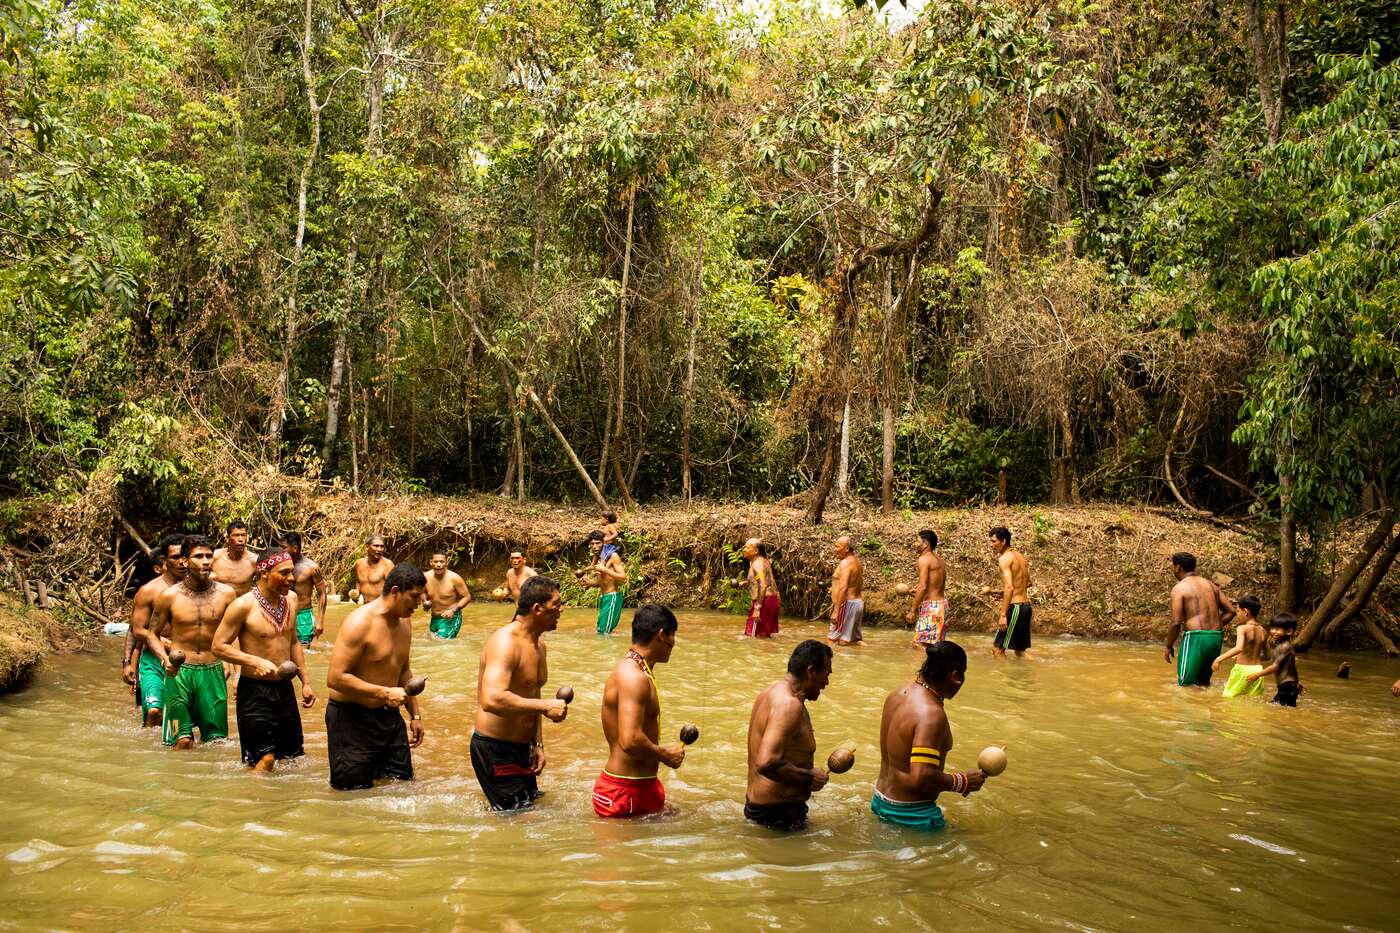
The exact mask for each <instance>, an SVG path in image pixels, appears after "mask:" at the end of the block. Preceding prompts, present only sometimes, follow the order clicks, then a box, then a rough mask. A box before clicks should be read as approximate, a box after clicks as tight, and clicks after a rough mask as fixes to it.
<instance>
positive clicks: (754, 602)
mask: <svg viewBox="0 0 1400 933" xmlns="http://www.w3.org/2000/svg"><path fill="white" fill-rule="evenodd" d="M744 556H745V557H746V558H748V561H749V617H748V619H747V620H746V621H745V622H744V634H745V635H753V636H755V637H757V638H771V637H772V636H774V635H776V634H778V613H779V612H781V611H782V608H783V604H782V600H780V599H779V598H778V581H777V580H776V579H774V577H773V564H772V563H771V562H770V561H769V560H768V551H767V549H766V548H764V546H763V539H762V538H750V539H749V540H747V541H745V542H744Z"/></svg>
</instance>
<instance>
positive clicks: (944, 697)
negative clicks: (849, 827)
mask: <svg viewBox="0 0 1400 933" xmlns="http://www.w3.org/2000/svg"><path fill="white" fill-rule="evenodd" d="M966 676H967V653H966V652H965V651H963V650H962V648H961V647H959V646H958V645H957V644H956V643H954V642H951V641H941V642H939V643H938V644H936V645H929V646H928V647H926V648H925V649H924V663H923V666H922V667H921V668H919V673H918V675H916V676H915V677H914V682H913V683H912V684H907V685H905V686H903V687H900V688H899V689H898V690H896V691H894V692H893V693H891V694H890V695H889V696H888V697H886V698H885V709H884V712H883V713H882V714H881V716H880V779H879V780H878V781H877V782H876V784H875V796H873V797H872V798H871V799H870V810H871V812H873V813H874V814H875V815H876V816H878V817H879V818H880V819H881V820H882V821H884V822H886V823H892V824H894V825H896V826H904V827H908V828H909V829H922V830H928V831H936V830H940V829H942V828H943V811H942V810H941V809H940V808H939V806H938V795H939V794H941V793H943V792H944V791H946V790H950V791H953V792H954V793H956V794H962V795H963V796H964V797H966V796H967V795H968V794H970V793H972V792H973V791H976V790H980V789H981V787H982V784H983V782H985V781H986V780H987V775H986V773H985V772H983V771H981V770H980V769H973V770H971V771H948V770H946V768H947V764H948V752H950V751H951V750H952V748H953V729H952V727H951V726H950V725H949V724H948V714H947V711H946V710H945V709H944V708H943V705H944V704H945V703H946V702H947V701H949V700H951V699H952V698H953V697H955V696H957V695H958V691H959V690H961V689H962V686H963V681H964V679H965V678H966Z"/></svg>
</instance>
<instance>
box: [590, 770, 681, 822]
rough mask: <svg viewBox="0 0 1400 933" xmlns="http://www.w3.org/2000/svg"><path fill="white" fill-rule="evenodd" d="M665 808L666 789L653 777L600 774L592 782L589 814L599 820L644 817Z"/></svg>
mask: <svg viewBox="0 0 1400 933" xmlns="http://www.w3.org/2000/svg"><path fill="white" fill-rule="evenodd" d="M665 805H666V788H664V787H662V786H661V781H660V780H659V779H657V778H654V777H649V778H626V777H618V776H617V775H614V774H609V773H608V772H606V771H604V772H603V773H601V774H599V775H598V780H597V781H595V782H594V783H593V812H594V813H597V814H598V815H599V816H602V817H627V816H646V815H647V814H648V813H660V812H661V808H662V807H664V806H665Z"/></svg>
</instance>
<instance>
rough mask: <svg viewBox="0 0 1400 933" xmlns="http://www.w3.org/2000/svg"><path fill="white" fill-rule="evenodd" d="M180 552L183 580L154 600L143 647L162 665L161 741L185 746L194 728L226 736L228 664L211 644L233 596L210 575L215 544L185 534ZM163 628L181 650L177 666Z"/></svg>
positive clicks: (203, 736)
mask: <svg viewBox="0 0 1400 933" xmlns="http://www.w3.org/2000/svg"><path fill="white" fill-rule="evenodd" d="M180 554H181V556H182V557H184V558H185V579H184V580H183V581H181V582H180V583H177V584H175V585H174V586H172V587H170V588H169V589H167V590H166V591H165V592H163V593H161V594H160V596H159V597H158V598H157V599H156V608H155V612H154V614H153V618H152V620H151V626H150V628H149V629H148V630H147V632H146V647H147V650H149V651H151V652H152V653H154V654H155V656H156V658H158V659H159V660H160V663H161V666H162V667H163V668H164V669H165V728H164V730H163V732H162V740H163V741H164V742H165V744H166V745H173V746H175V747H176V748H190V747H191V746H193V745H194V730H195V729H198V730H199V738H200V741H201V742H212V741H214V740H215V739H222V738H225V737H227V736H228V676H229V674H231V673H232V671H233V669H232V668H231V667H227V666H226V665H224V664H222V663H220V662H219V660H218V658H216V657H214V652H213V644H214V632H215V631H216V630H217V629H218V627H219V620H220V619H222V618H223V617H224V611H225V610H227V609H228V607H229V604H230V603H232V602H233V601H234V600H235V599H237V598H238V597H237V595H236V594H235V593H234V591H233V587H231V586H228V585H226V584H223V583H219V582H218V581H216V580H215V579H214V578H213V577H212V576H210V570H211V568H212V567H213V564H214V547H213V545H211V544H210V543H209V540H208V539H207V538H205V537H204V536H203V535H188V536H186V537H185V541H184V543H183V544H182V545H181V547H180ZM167 630H168V631H169V632H170V650H171V651H174V650H177V649H178V650H180V651H183V652H184V654H185V661H184V663H183V664H182V665H181V666H179V667H178V668H177V667H176V666H175V665H173V664H171V663H170V655H169V654H168V653H167V652H166V650H165V645H164V644H163V643H162V642H161V640H160V639H161V636H162V635H164V634H165V633H166V631H167Z"/></svg>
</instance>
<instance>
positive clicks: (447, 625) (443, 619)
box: [428, 609, 462, 638]
mask: <svg viewBox="0 0 1400 933" xmlns="http://www.w3.org/2000/svg"><path fill="white" fill-rule="evenodd" d="M461 630H462V610H460V609H458V610H457V611H456V612H454V613H452V615H451V616H450V617H449V616H440V615H434V616H432V618H430V619H429V620H428V631H430V632H432V633H433V634H434V635H436V636H437V637H438V638H456V637H457V633H458V632H460V631H461Z"/></svg>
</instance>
